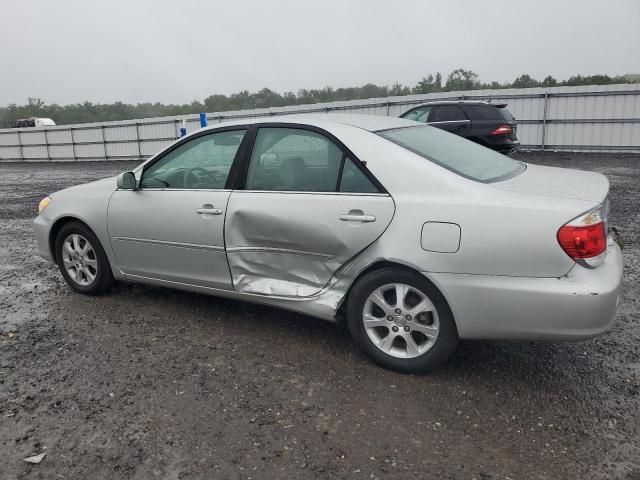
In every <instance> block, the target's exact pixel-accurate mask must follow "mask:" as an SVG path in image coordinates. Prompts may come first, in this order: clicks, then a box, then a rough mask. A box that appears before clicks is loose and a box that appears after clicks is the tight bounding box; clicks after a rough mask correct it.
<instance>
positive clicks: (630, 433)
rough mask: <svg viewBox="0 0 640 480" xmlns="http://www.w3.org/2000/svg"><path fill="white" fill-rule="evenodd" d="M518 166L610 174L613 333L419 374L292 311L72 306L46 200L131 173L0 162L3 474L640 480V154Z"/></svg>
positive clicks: (144, 298) (478, 356)
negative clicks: (41, 214) (45, 230)
mask: <svg viewBox="0 0 640 480" xmlns="http://www.w3.org/2000/svg"><path fill="white" fill-rule="evenodd" d="M520 158H521V159H523V160H525V161H530V162H533V163H541V164H546V165H557V166H564V167H574V168H581V169H586V170H594V171H599V172H602V173H604V174H606V175H607V176H608V177H609V179H610V181H611V202H612V213H611V224H612V225H613V226H615V227H617V228H618V229H619V231H620V232H621V235H622V239H623V241H624V243H625V250H624V256H625V273H624V287H623V292H622V297H621V301H620V304H619V313H618V318H617V321H616V323H615V324H614V326H613V328H612V329H611V330H610V331H609V332H608V333H606V334H605V335H603V336H602V337H599V338H596V339H593V340H589V341H585V342H579V343H542V342H504V341H502V342H489V341H482V342H480V341H474V342H472V341H465V342H461V344H460V346H459V348H458V350H457V352H456V354H455V355H454V357H453V358H452V359H451V361H450V362H449V364H448V365H446V366H445V367H444V368H442V369H440V370H439V371H437V372H436V373H434V374H431V375H425V376H410V375H400V374H397V373H393V372H390V371H386V370H382V369H380V368H378V367H376V366H374V365H373V364H372V363H371V362H370V361H369V360H367V359H366V358H364V357H363V356H362V355H360V354H359V353H357V352H356V351H355V349H354V346H353V344H352V341H351V339H350V338H349V336H348V333H347V330H346V328H345V327H344V326H341V325H332V324H329V323H324V322H322V321H319V320H315V319H311V318H308V317H304V316H302V315H298V314H294V313H289V312H285V311H280V310H276V309H272V308H267V307H262V306H255V305H251V304H248V303H241V302H236V301H229V300H222V299H217V298H214V297H206V296H198V295H195V294H190V293H184V292H178V291H172V290H169V289H163V288H152V287H146V286H139V285H128V284H118V285H117V286H116V287H115V288H114V290H113V291H112V293H111V294H109V295H106V296H100V297H86V296H82V295H79V294H77V293H74V292H72V291H71V290H70V289H69V288H68V287H66V286H65V284H64V282H63V280H62V277H61V275H60V274H59V273H58V271H57V270H56V268H54V267H53V266H51V265H49V264H47V263H46V262H44V261H43V260H41V259H40V258H39V257H38V256H37V255H36V253H35V242H34V239H33V236H32V231H31V221H32V218H33V217H34V215H35V213H36V206H37V203H38V201H39V200H40V199H41V198H42V197H43V196H45V195H46V194H48V193H50V192H53V191H55V190H59V189H61V188H64V187H67V186H70V185H73V184H77V183H83V182H87V181H90V180H93V179H97V178H101V177H105V176H109V175H113V174H115V173H117V172H120V171H123V170H126V169H128V168H130V167H131V164H126V163H117V162H101V163H67V164H62V163H59V164H42V163H39V164H37V163H33V164H15V163H14V164H0V478H1V479H3V480H5V479H6V480H9V479H129V478H135V479H142V478H163V479H165V478H166V479H200V478H231V479H249V478H251V479H260V478H283V479H285V478H304V479H308V478H354V479H360V478H361V479H365V478H366V479H370V478H410V479H415V478H433V479H482V480H487V479H512V480H516V479H543V478H544V479H559V478H562V479H565V478H566V479H584V478H589V479H591V478H594V479H598V478H616V479H633V480H638V479H640V313H639V301H640V287H639V284H638V280H639V276H640V244H639V241H638V237H639V231H640V213H639V212H640V156H638V155H624V154H619V155H603V154H601V155H597V154H561V153H556V154H553V153H548V154H544V155H542V154H521V155H520ZM43 452H46V454H47V455H46V457H45V458H44V460H43V461H42V462H41V463H40V464H35V465H33V464H29V463H26V462H24V461H23V459H24V458H26V457H28V456H30V455H33V454H38V453H43Z"/></svg>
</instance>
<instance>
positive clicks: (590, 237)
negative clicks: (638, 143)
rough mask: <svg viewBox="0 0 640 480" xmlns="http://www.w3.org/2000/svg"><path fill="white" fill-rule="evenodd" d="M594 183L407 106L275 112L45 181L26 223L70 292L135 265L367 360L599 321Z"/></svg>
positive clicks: (431, 356) (603, 289) (606, 268)
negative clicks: (87, 172)
mask: <svg viewBox="0 0 640 480" xmlns="http://www.w3.org/2000/svg"><path fill="white" fill-rule="evenodd" d="M608 191H609V183H608V181H607V179H606V178H605V177H604V176H603V175H600V174H597V173H589V172H583V171H576V170H565V169H559V168H552V167H542V166H536V165H527V164H525V163H522V162H519V161H516V160H514V159H511V158H508V157H506V156H503V155H500V154H498V153H496V152H493V151H491V150H488V149H486V148H484V147H481V146H479V145H476V144H474V143H472V142H470V141H468V140H465V139H462V138H460V137H457V136H455V135H452V134H450V133H447V132H444V131H442V130H438V129H436V128H433V127H430V126H425V125H424V124H420V123H417V122H413V121H409V120H404V119H398V118H390V117H378V116H367V115H345V116H331V115H316V116H287V117H281V118H276V117H273V118H270V119H266V120H265V119H253V120H243V121H238V122H233V123H225V124H220V125H217V126H215V127H212V128H206V129H203V130H200V131H197V132H195V133H193V134H191V135H189V136H187V137H184V138H181V139H179V140H178V141H176V142H175V143H173V144H172V145H170V146H169V147H167V148H165V149H164V150H163V151H161V152H160V153H158V154H157V155H155V156H153V157H152V158H150V159H149V160H148V161H146V162H144V163H143V164H142V165H140V166H139V167H137V168H136V169H134V170H133V171H131V172H125V173H122V174H120V175H119V176H118V177H116V178H107V179H104V180H100V181H97V182H93V183H89V184H86V185H79V186H76V187H72V188H68V189H66V190H62V191H60V192H56V193H54V194H52V195H51V196H49V197H47V198H45V199H43V201H42V202H41V204H40V213H39V215H38V217H37V218H36V219H35V233H36V237H37V240H38V245H39V247H38V248H39V253H40V255H42V256H43V257H44V258H46V259H47V260H49V261H51V262H54V263H56V264H57V265H58V266H59V268H60V271H61V273H62V275H63V277H64V278H65V280H66V281H67V282H68V284H69V285H70V286H71V287H72V288H73V289H75V290H77V291H78V292H82V293H86V294H99V293H102V292H105V291H107V290H108V289H109V287H110V285H111V284H112V283H113V281H114V280H123V281H132V282H144V283H149V284H154V285H162V286H167V287H172V288H180V289H185V290H190V291H195V292H200V293H206V294H212V295H219V296H224V297H230V298H239V299H243V300H247V301H252V302H259V303H264V304H268V305H273V306H276V307H281V308H287V309H290V310H295V311H298V312H302V313H305V314H309V315H312V316H315V317H318V318H321V319H325V320H330V321H339V320H341V319H346V320H347V322H348V325H349V329H350V332H351V334H352V335H353V337H354V339H355V341H356V343H357V344H358V345H359V346H360V347H361V348H362V350H363V351H364V352H365V353H366V354H368V355H369V356H370V357H371V358H372V359H373V360H375V361H376V362H378V363H379V364H381V365H383V366H385V367H388V368H392V369H395V370H399V371H405V372H418V371H427V370H430V369H433V368H434V367H436V366H437V365H439V364H441V363H442V362H444V361H445V360H446V359H447V358H448V357H449V356H450V355H451V354H452V352H453V351H454V349H455V347H456V344H457V342H458V340H459V339H460V338H462V339H479V338H484V339H488V338H511V339H553V340H557V339H581V338H588V337H591V336H594V335H598V334H600V333H602V332H604V331H605V330H606V329H607V328H608V327H609V326H610V325H611V323H612V322H613V319H614V317H615V311H616V304H617V300H618V294H619V290H620V283H621V277H622V256H621V253H620V249H619V248H618V246H617V245H616V244H615V243H614V242H613V241H612V240H611V239H610V238H609V237H608V235H607V213H608V202H607V195H608Z"/></svg>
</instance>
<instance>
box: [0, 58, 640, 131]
mask: <svg viewBox="0 0 640 480" xmlns="http://www.w3.org/2000/svg"><path fill="white" fill-rule="evenodd" d="M612 83H640V75H635V74H634V75H621V76H613V77H610V76H609V75H590V76H583V75H574V76H572V77H570V78H569V79H568V80H562V81H558V80H556V79H555V78H553V77H552V76H551V75H549V76H547V77H546V78H545V79H544V80H542V81H539V80H536V79H535V78H533V77H531V76H530V75H527V74H523V75H520V76H519V77H517V78H516V79H515V80H514V81H513V82H511V83H509V82H506V83H500V82H495V81H494V82H489V83H483V82H481V81H479V79H478V74H477V73H475V72H473V71H471V70H465V69H463V68H458V69H456V70H454V71H453V72H451V73H450V74H449V75H448V76H447V78H446V79H444V78H443V77H442V75H441V74H440V73H436V74H435V75H428V76H426V77H423V78H422V80H420V81H419V82H418V83H417V84H415V85H413V86H409V85H402V84H400V83H395V84H393V85H391V86H386V85H384V86H379V85H374V84H371V83H369V84H366V85H363V86H360V87H347V88H333V87H324V88H321V89H311V90H307V89H302V90H298V91H297V92H290V91H289V92H284V93H278V92H275V91H273V90H270V89H268V88H263V89H262V90H260V91H258V92H249V91H247V90H243V91H240V92H237V93H233V94H231V95H222V94H214V95H210V96H208V97H207V98H205V99H204V100H203V101H198V100H194V101H193V102H191V103H187V104H183V105H174V104H169V105H165V104H162V103H158V102H156V103H138V104H135V105H132V104H127V103H123V102H115V103H92V102H89V101H86V102H83V103H75V104H71V105H58V104H55V103H53V104H50V105H48V104H46V103H45V102H44V101H43V100H42V99H40V98H37V97H34V98H29V99H28V101H27V104H25V105H16V104H10V105H8V106H6V107H0V124H1V125H0V126H9V125H11V124H13V123H14V122H15V121H16V120H18V119H21V118H27V117H45V118H52V119H53V120H54V121H55V122H56V123H57V124H58V125H65V124H70V123H88V122H105V121H113V120H131V119H136V118H148V117H163V116H173V115H185V114H193V113H198V112H225V111H231V110H244V109H252V108H267V107H283V106H288V105H303V104H313V103H321V102H333V101H346V100H358V99H367V98H376V97H387V96H397V95H411V94H424V93H434V92H451V91H459V90H480V89H489V88H491V89H496V88H529V87H556V86H575V85H607V84H612Z"/></svg>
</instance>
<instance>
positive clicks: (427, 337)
mask: <svg viewBox="0 0 640 480" xmlns="http://www.w3.org/2000/svg"><path fill="white" fill-rule="evenodd" d="M362 322H363V324H364V327H365V331H366V332H367V335H368V336H369V339H370V340H371V341H372V342H373V344H374V345H375V346H376V347H378V348H379V349H380V350H381V351H383V352H384V353H386V354H388V355H391V356H392V357H396V358H414V357H418V356H420V355H423V354H424V353H426V352H427V351H428V350H429V349H430V348H431V347H432V346H433V345H434V344H435V342H436V340H437V338H438V333H439V330H440V322H439V319H438V312H437V311H436V308H435V306H434V304H433V302H432V301H431V300H430V299H429V297H427V295H425V294H424V293H423V292H421V291H420V290H418V289H416V288H415V287H412V286H410V285H406V284H403V283H392V284H388V285H383V286H381V287H379V288H377V289H376V290H374V291H373V292H372V293H371V294H370V295H369V296H368V297H367V300H366V302H365V304H364V309H363V312H362Z"/></svg>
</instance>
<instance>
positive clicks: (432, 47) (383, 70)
mask: <svg viewBox="0 0 640 480" xmlns="http://www.w3.org/2000/svg"><path fill="white" fill-rule="evenodd" d="M1 8H2V11H1V13H0V42H1V43H0V45H1V47H0V66H1V67H0V105H7V104H8V103H11V102H15V103H18V104H22V103H25V102H26V100H27V98H28V97H41V98H42V99H43V100H45V102H47V103H61V104H66V103H75V102H82V101H85V100H89V101H92V102H113V101H116V100H121V101H124V102H130V103H137V102H146V101H154V102H155V101H159V102H163V103H186V102H190V101H192V100H194V99H198V100H202V99H204V98H205V97H207V96H208V95H210V94H212V93H225V94H230V93H233V92H237V91H239V90H243V89H248V90H250V91H255V90H259V89H260V88H263V87H268V88H270V89H272V90H276V91H278V92H282V91H287V90H292V91H297V90H298V89H301V88H321V87H324V86H328V85H330V86H333V87H345V86H356V85H363V84H365V83H375V84H379V85H385V84H387V85H390V84H392V83H394V82H396V81H397V82H400V83H403V84H406V85H414V84H415V83H417V82H418V81H419V80H420V79H421V78H422V77H423V76H426V75H427V74H429V73H435V72H437V71H439V72H442V73H443V75H444V76H446V74H447V73H449V72H450V71H451V70H454V69H455V68H458V67H464V68H467V69H471V70H473V71H475V72H476V73H478V74H479V75H480V80H482V81H491V80H498V81H511V80H513V79H514V78H515V77H516V76H517V75H519V74H522V73H529V74H531V75H532V76H533V77H535V78H537V79H542V78H544V77H545V76H546V75H548V74H551V75H553V76H554V77H556V78H557V79H564V78H568V77H569V76H570V75H573V74H576V73H581V74H596V73H606V74H609V75H618V74H624V73H640V1H639V0H599V1H593V0H553V1H549V0H535V1H533V0H527V1H524V0H523V1H521V0H511V1H507V2H505V1H475V0H467V1H463V0H460V1H443V0H437V1H426V0H411V1H409V0H407V1H403V0H353V1H348V0H314V1H304V0H297V1H284V0H244V1H239V0H235V1H206V0H202V1H197V0H173V1H165V0H137V1H136V0H57V1H51V0H29V1H26V0H24V1H23V0H3V2H2V7H1Z"/></svg>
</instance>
